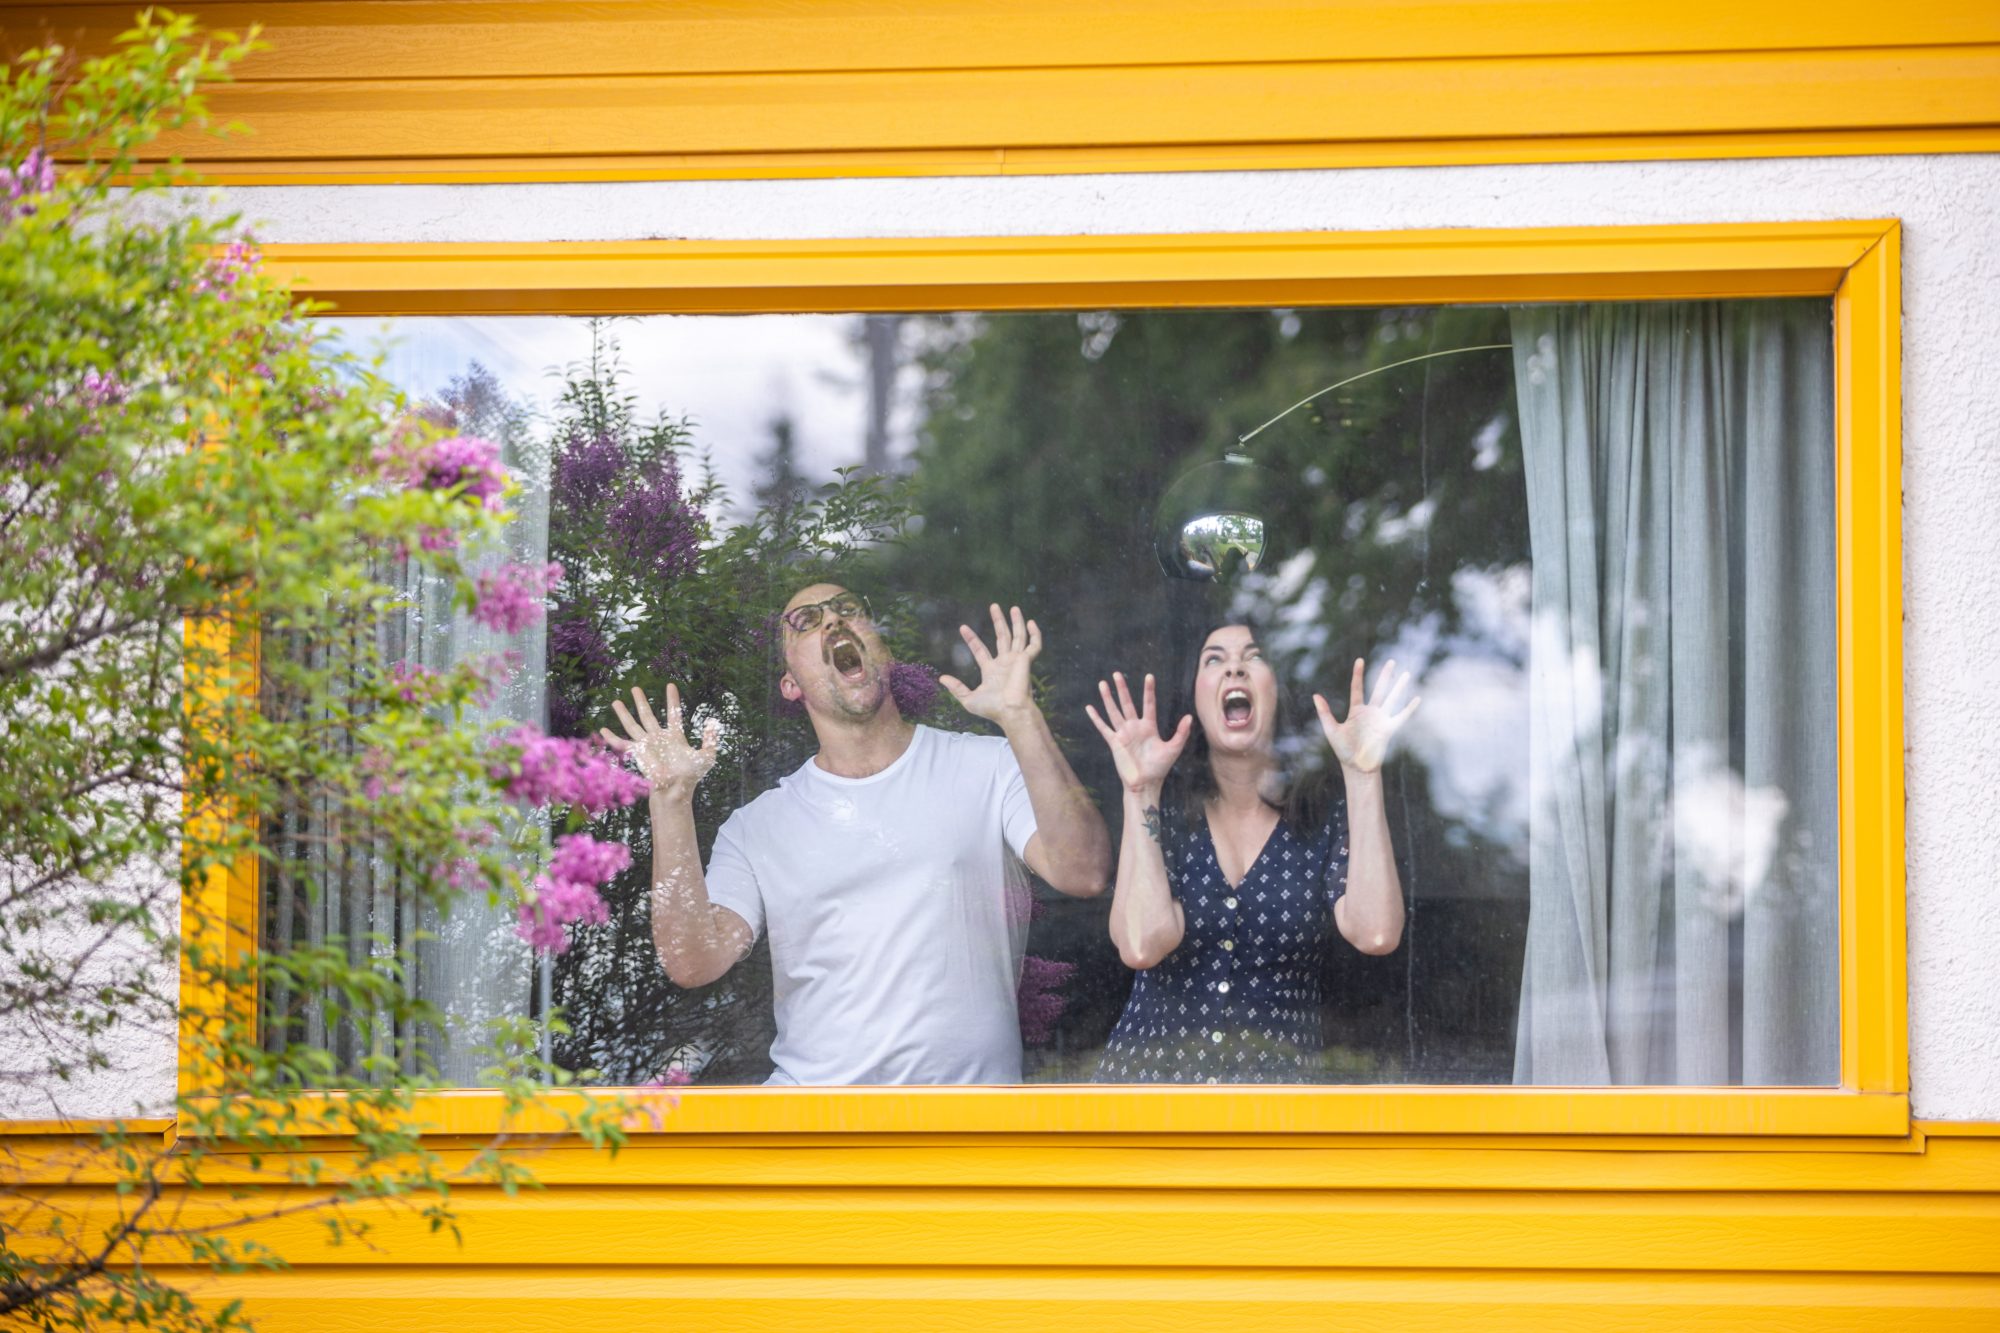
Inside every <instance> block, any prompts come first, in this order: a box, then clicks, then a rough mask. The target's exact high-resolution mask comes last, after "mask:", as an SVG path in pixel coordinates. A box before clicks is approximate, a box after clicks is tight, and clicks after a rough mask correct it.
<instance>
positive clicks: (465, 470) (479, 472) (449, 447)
mask: <svg viewBox="0 0 2000 1333" xmlns="http://www.w3.org/2000/svg"><path fill="white" fill-rule="evenodd" d="M397 461H398V462H399V463H400V464H401V465H402V475H403V484H404V485H406V486H411V487H415V488H418V489H422V490H426V491H448V490H451V489H453V488H454V487H456V488H457V490H458V493H459V494H461V495H464V496H467V497H469V498H470V499H472V500H473V501H474V502H475V503H476V504H479V505H482V506H483V505H485V504H486V503H487V502H488V501H490V500H492V499H493V498H494V497H495V496H497V495H499V494H500V493H501V492H502V491H504V490H506V489H507V469H506V468H505V467H503V466H501V464H500V446H499V445H497V444H495V443H493V442H492V441H491V440H482V439H480V438H479V437H478V436H477V435H448V436H446V437H445V438H444V439H442V440H432V441H431V442H430V443H429V444H425V445H422V446H420V447H418V448H416V449H414V450H411V451H410V452H408V453H406V454H404V455H402V457H401V458H400V459H398V460H397Z"/></svg>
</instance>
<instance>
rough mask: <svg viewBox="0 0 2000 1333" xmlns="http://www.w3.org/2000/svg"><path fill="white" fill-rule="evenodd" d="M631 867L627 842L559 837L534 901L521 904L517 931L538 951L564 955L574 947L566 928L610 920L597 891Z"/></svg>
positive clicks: (539, 878)
mask: <svg viewBox="0 0 2000 1333" xmlns="http://www.w3.org/2000/svg"><path fill="white" fill-rule="evenodd" d="M631 864H632V849H631V848H629V847H627V846H626V845H625V844H624V843H622V842H599V841H598V840H597V839H595V838H593V837H591V836H590V835H589V834H587V833H571V834H567V835H565V836H564V837H560V838H557V839H556V853H555V855H554V856H553V857H551V858H549V867H548V869H547V870H546V871H544V872H543V873H542V874H540V875H537V876H536V877H535V899H534V901H533V902H526V903H522V904H521V908H520V914H519V918H518V920H517V921H516V923H515V927H514V928H515V931H516V932H517V933H518V934H519V935H520V937H521V938H522V939H524V940H526V941H527V942H528V943H529V944H530V945H531V946H533V947H534V948H536V949H539V950H543V951H546V952H549V953H561V952H563V951H564V950H565V949H567V948H569V936H568V935H567V934H566V933H565V928H566V927H567V926H569V925H570V924H571V923H572V922H577V921H583V922H589V923H593V924H598V925H602V924H603V923H604V922H606V921H609V920H610V919H611V909H610V908H609V907H608V906H606V904H605V902H604V898H603V895H601V894H599V893H598V891H597V887H598V885H600V884H604V883H607V882H608V881H609V880H611V879H612V877H613V876H615V875H617V874H618V873H619V872H620V871H622V870H624V869H625V868H626V867H627V866H629V865H631Z"/></svg>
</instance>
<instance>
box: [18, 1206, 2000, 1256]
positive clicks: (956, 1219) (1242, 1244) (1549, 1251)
mask: <svg viewBox="0 0 2000 1333" xmlns="http://www.w3.org/2000/svg"><path fill="white" fill-rule="evenodd" d="M299 1198H300V1196H297V1195H290V1194H284V1193H274V1194H273V1195H272V1196H271V1197H270V1199H269V1203H270V1204H271V1205H272V1206H274V1207H285V1206H289V1205H292V1204H294V1203H296V1202H297V1201H298V1200H299ZM45 1202H47V1203H49V1204H51V1205H52V1206H59V1207H68V1208H71V1209H73V1210H74V1211H75V1212H76V1213H77V1214H78V1215H79V1216H80V1217H83V1218H84V1219H85V1220H86V1223H87V1225H88V1226H89V1227H90V1228H92V1229H95V1228H96V1227H97V1226H100V1225H102V1224H103V1223H104V1222H107V1221H109V1220H110V1213H109V1212H108V1211H107V1210H108V1208H109V1205H110V1203H111V1201H110V1200H107V1199H105V1198H104V1196H103V1195H102V1194H101V1193H96V1194H91V1195H87V1196H86V1195H83V1194H79V1193H71V1192H66V1191H53V1192H50V1193H49V1194H48V1195H46V1196H45ZM174 1203H175V1205H176V1208H177V1210H178V1211H177V1212H176V1216H177V1217H178V1218H180V1220H181V1221H182V1223H183V1224H189V1225H192V1224H201V1225H214V1224H217V1223H220V1222H222V1221H224V1220H225V1219H227V1218H229V1217H232V1216H236V1215H238V1214H237V1211H236V1210H237V1209H238V1208H240V1205H238V1204H234V1203H230V1202H226V1201H222V1200H214V1199H210V1198H206V1197H202V1196H188V1197H187V1198H186V1199H185V1200H182V1199H178V1198H177V1199H175V1200H174ZM453 1209H454V1211H455V1212H456V1213H457V1214H458V1217H459V1224H460V1226H461V1228H462V1229H463V1232H464V1241H463V1245H462V1246H458V1245H454V1244H453V1242H452V1241H451V1240H450V1238H448V1237H443V1236H436V1235H433V1234H431V1232H430V1229H429V1225H428V1223H427V1222H426V1221H425V1220H424V1219H423V1218H421V1217H420V1216H418V1215H416V1212H415V1210H414V1209H409V1208H402V1209H381V1210H377V1209H362V1210H357V1211H356V1212H355V1213H354V1214H353V1215H354V1216H356V1217H361V1218H365V1219H367V1220H368V1221H369V1222H370V1223H371V1228H372V1230H371V1235H370V1241H371V1243H370V1244H369V1245H366V1246H362V1245H346V1246H341V1247H334V1248H329V1247H327V1246H326V1245H325V1244H324V1235H325V1233H324V1230H323V1227H322V1225H321V1223H320V1222H319V1221H318V1220H317V1219H316V1218H314V1217H312V1216H310V1215H306V1214H297V1215H293V1216H289V1217H285V1218H282V1219H280V1220H278V1221H275V1222H271V1223H269V1224H266V1225H262V1226H260V1227H259V1228H258V1236H259V1239H260V1240H262V1241H264V1242H265V1243H267V1244H270V1245H273V1246H274V1247H276V1248H277V1249H278V1250H279V1251H280V1252H281V1253H284V1254H286V1255H287V1256H288V1257H289V1258H290V1259H291V1260H292V1262H293V1263H294V1264H297V1265H301V1266H336V1267H342V1266H353V1265H356V1264H363V1265H378V1264H381V1263H383V1262H385V1260H392V1261H393V1262H394V1263H395V1264H397V1265H404V1264H409V1265H419V1266H424V1265H436V1264H440V1263H448V1264H454V1265H467V1266H476V1267H487V1268H518V1267H545V1268H558V1269H559V1268H564V1267H573V1266H576V1265H585V1264H596V1265H611V1266H620V1265H637V1266H646V1265H660V1264H696V1265H725V1264H745V1265H810V1264H831V1265H846V1264H868V1263H887V1264H896V1265H903V1266H910V1267H924V1268H937V1267H945V1268H965V1269H970V1268H978V1267H983V1266H988V1265H993V1264H1020V1265H1030V1266H1038V1267H1048V1268H1064V1267H1072V1266H1075V1265H1079V1264H1086V1265H1087V1264H1095V1263H1101V1262H1103V1261H1104V1260H1105V1258H1106V1256H1108V1255H1116V1256H1117V1257H1118V1258H1119V1259H1120V1261H1121V1262H1122V1263H1125V1264H1128V1265H1132V1266H1138V1267H1159V1268H1178V1267H1185V1266H1189V1265H1206V1266H1210V1267H1236V1268H1308V1269H1316V1268H1328V1269H1361V1270H1368V1269H1375V1268H1383V1267H1413V1268H1423V1267H1450V1268H1477V1269H1495V1270H1510V1269H1529V1268H1538V1269H1577V1270H1595V1269H1607V1268H1619V1269H1631V1270H1640V1269H1652V1270H1659V1271H1663V1272H1665V1271H1679V1270H1699V1271H1708V1272H1792V1273H1856V1272H1880V1273H1961V1274H1985V1275H1989V1276H1993V1275H2000V1195H1994V1194H1960V1195H1949V1196H1947V1195H1920V1194H1888V1195H1883V1194H1873V1195H1868V1194H1839V1193H1812V1194H1795V1195H1777V1194H1737V1195H1722V1194H1679V1193H1667V1192H1658V1193H1638V1194H1587V1193H1556V1192H1552V1191H1539V1192H1538V1191H1516V1192H1506V1193H1501V1192H1487V1193H1475V1192H1468V1191H1453V1190H1432V1191H1420V1192H1402V1191H1373V1192H1369V1191H1343V1192H1327V1191H1308V1190H1296V1191H1284V1192H1281V1191H1246V1190H1199V1191H1190V1190H1048V1189H1035V1190H1029V1189H1016V1190H970V1189H929V1190H915V1189H820V1190H809V1189H782V1188H763V1189H727V1188H721V1187H715V1188H705V1189H701V1188H665V1187H659V1188H639V1187H620V1186H598V1187H594V1188H581V1187H562V1188H558V1189H553V1190H549V1191H546V1192H537V1193H533V1194H529V1195H519V1196H514V1197H508V1196H506V1195H504V1194H502V1193H500V1192H499V1191H498V1190H494V1189H490V1188H482V1189H462V1190H458V1191H454V1195H453ZM155 1257H156V1258H158V1259H161V1260H170V1259H172V1258H173V1257H174V1256H173V1252H172V1251H171V1250H165V1251H162V1252H158V1253H157V1254H156V1256H155Z"/></svg>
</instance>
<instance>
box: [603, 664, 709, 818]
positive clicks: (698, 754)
mask: <svg viewBox="0 0 2000 1333" xmlns="http://www.w3.org/2000/svg"><path fill="white" fill-rule="evenodd" d="M632 702H633V703H635V704H637V705H638V708H639V716H638V719H637V720H634V719H633V717H632V714H631V713H629V712H627V711H626V710H625V705H624V703H623V702H622V701H619V700H615V699H614V700H613V701H612V703H611V711H613V712H614V713H616V714H618V721H619V723H620V725H622V726H623V727H624V728H625V736H624V737H619V736H614V735H612V734H611V731H610V729H609V728H603V729H600V731H599V733H598V734H599V735H601V736H602V737H603V738H604V743H605V744H606V745H609V746H610V747H611V748H612V749H614V750H616V751H617V752H618V753H620V754H630V755H631V756H632V758H633V759H634V760H635V761H636V762H637V763H638V765H639V772H640V773H641V774H642V775H643V776H644V777H645V779H646V781H648V782H650V783H652V784H653V790H654V791H667V792H672V793H675V794H679V795H692V794H693V793H694V789H695V784H697V783H699V782H700V781H701V780H702V778H703V777H705V776H706V775H707V773H708V770H709V769H711V768H714V767H715V753H716V743H717V742H718V741H719V740H721V738H722V723H721V722H720V721H719V720H717V719H715V718H710V719H709V720H708V725H706V726H705V727H703V728H702V729H701V746H700V748H696V747H695V746H692V745H690V744H688V739H687V733H686V731H685V730H684V729H683V727H682V723H681V692H680V691H679V690H677V689H675V688H674V687H673V686H672V685H669V686H667V725H666V726H664V727H662V726H661V725H660V724H659V721H658V720H657V719H656V718H654V716H653V706H652V705H651V704H649V703H647V702H646V694H645V691H643V690H640V689H638V688H637V687H636V686H635V687H634V688H633V690H632ZM628 738H629V739H628Z"/></svg>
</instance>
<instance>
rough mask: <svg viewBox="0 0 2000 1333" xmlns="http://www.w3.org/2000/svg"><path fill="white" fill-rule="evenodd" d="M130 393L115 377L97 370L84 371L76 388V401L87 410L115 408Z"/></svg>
mask: <svg viewBox="0 0 2000 1333" xmlns="http://www.w3.org/2000/svg"><path fill="white" fill-rule="evenodd" d="M130 392H131V391H130V390H129V389H127V388H126V387H125V385H124V384H123V383H122V382H121V381H120V380H119V378H118V377H117V376H116V375H110V374H106V373H104V372H102V371H97V370H86V371H84V372H83V379H82V380H80V381H79V382H78V383H77V386H76V396H77V400H78V401H79V402H81V403H82V404H83V405H84V406H85V407H89V408H99V407H115V406H117V405H118V404H119V403H122V402H124V401H125V399H126V396H127V395H128V394H129V393H130Z"/></svg>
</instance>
